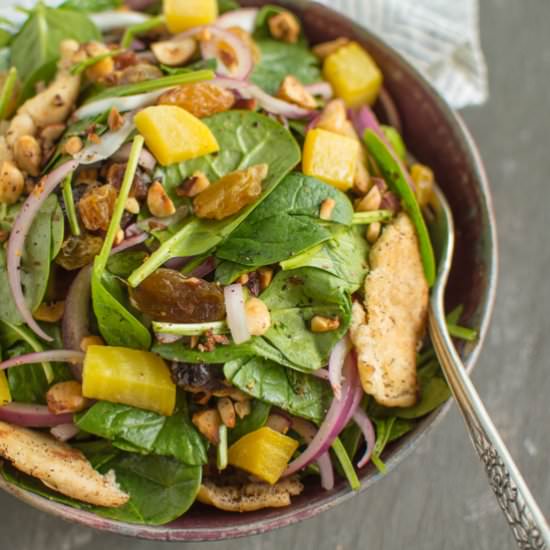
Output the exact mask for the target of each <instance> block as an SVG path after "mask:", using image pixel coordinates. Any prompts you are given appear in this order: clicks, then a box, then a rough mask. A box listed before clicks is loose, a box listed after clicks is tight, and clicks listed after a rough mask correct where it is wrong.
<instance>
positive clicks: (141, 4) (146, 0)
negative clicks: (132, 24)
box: [124, 0, 157, 11]
mask: <svg viewBox="0 0 550 550" xmlns="http://www.w3.org/2000/svg"><path fill="white" fill-rule="evenodd" d="M124 3H125V4H126V5H127V6H128V7H129V8H130V9H131V10H134V11H143V10H146V9H147V8H150V7H151V6H152V5H153V4H156V3H157V0H125V2H124Z"/></svg>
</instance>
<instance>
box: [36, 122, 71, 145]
mask: <svg viewBox="0 0 550 550" xmlns="http://www.w3.org/2000/svg"><path fill="white" fill-rule="evenodd" d="M65 128H66V126H65V124H50V125H49V126H46V127H45V128H43V129H42V130H41V132H40V139H41V140H42V141H43V142H44V146H45V147H49V146H51V145H53V144H54V143H55V142H56V141H57V140H58V139H59V138H60V137H61V136H62V135H63V132H64V131H65Z"/></svg>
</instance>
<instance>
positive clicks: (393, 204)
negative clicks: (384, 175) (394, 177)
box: [380, 191, 401, 214]
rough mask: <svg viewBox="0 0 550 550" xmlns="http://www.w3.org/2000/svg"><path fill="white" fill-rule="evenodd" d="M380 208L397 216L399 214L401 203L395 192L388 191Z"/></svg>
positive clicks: (383, 196)
mask: <svg viewBox="0 0 550 550" xmlns="http://www.w3.org/2000/svg"><path fill="white" fill-rule="evenodd" d="M380 208H381V209H383V210H391V211H392V212H393V213H394V214H397V212H399V211H400V210H401V201H400V200H399V197H398V196H397V195H396V194H395V193H394V192H393V191H386V192H385V193H384V194H383V195H382V202H381V203H380Z"/></svg>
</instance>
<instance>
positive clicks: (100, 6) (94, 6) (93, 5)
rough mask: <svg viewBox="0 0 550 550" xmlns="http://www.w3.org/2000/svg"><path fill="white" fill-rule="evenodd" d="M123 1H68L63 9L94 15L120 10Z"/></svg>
mask: <svg viewBox="0 0 550 550" xmlns="http://www.w3.org/2000/svg"><path fill="white" fill-rule="evenodd" d="M122 4H123V1H122V0H67V1H66V2H63V4H61V6H60V7H61V8H63V9H66V10H73V11H83V12H87V13H94V12H98V11H107V10H114V9H116V8H120V7H121V6H122Z"/></svg>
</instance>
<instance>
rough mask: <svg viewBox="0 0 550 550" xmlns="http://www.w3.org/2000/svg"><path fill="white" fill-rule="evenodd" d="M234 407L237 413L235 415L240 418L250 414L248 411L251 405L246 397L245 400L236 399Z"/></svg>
mask: <svg viewBox="0 0 550 550" xmlns="http://www.w3.org/2000/svg"><path fill="white" fill-rule="evenodd" d="M234 407H235V412H236V413H237V416H238V417H239V418H240V419H241V420H242V419H243V418H244V417H245V416H248V415H249V414H250V411H251V410H252V407H251V406H250V401H249V400H248V399H247V400H246V401H237V402H236V403H235V405H234Z"/></svg>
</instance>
